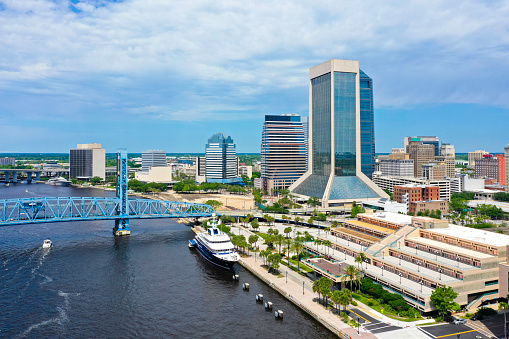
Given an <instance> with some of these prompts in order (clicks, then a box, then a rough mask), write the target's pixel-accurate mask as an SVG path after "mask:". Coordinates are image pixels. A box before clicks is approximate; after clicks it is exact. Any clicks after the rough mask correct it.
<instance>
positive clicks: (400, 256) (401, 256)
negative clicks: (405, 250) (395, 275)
mask: <svg viewBox="0 0 509 339" xmlns="http://www.w3.org/2000/svg"><path fill="white" fill-rule="evenodd" d="M401 258H403V255H402V254H400V255H399V264H400V265H401Z"/></svg>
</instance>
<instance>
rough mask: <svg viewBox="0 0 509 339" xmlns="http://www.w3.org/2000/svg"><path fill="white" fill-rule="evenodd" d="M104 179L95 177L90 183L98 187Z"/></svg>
mask: <svg viewBox="0 0 509 339" xmlns="http://www.w3.org/2000/svg"><path fill="white" fill-rule="evenodd" d="M102 180H103V179H102V178H100V177H93V178H92V179H90V182H91V183H92V185H97V184H98V183H100V182H101V181H102Z"/></svg>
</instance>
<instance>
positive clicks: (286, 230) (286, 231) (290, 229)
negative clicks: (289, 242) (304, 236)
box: [283, 226, 292, 238]
mask: <svg viewBox="0 0 509 339" xmlns="http://www.w3.org/2000/svg"><path fill="white" fill-rule="evenodd" d="M291 231H292V227H291V226H289V227H286V228H285V229H284V231H283V232H284V233H285V234H286V237H287V238H288V234H289V233H290V232H291Z"/></svg>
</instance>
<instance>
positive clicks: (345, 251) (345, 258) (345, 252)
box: [345, 250, 346, 260]
mask: <svg viewBox="0 0 509 339" xmlns="http://www.w3.org/2000/svg"><path fill="white" fill-rule="evenodd" d="M345 260H346V250H345Z"/></svg>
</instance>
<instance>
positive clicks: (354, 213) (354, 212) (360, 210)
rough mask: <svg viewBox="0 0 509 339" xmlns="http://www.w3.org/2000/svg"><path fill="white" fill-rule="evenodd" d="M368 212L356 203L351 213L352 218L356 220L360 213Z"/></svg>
mask: <svg viewBox="0 0 509 339" xmlns="http://www.w3.org/2000/svg"><path fill="white" fill-rule="evenodd" d="M365 212H366V210H365V209H364V207H362V206H361V205H357V204H356V203H355V201H354V202H353V206H352V212H351V213H350V216H351V217H352V218H355V217H356V216H357V214H359V213H365Z"/></svg>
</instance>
